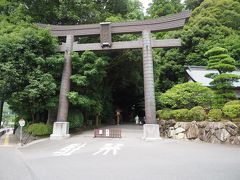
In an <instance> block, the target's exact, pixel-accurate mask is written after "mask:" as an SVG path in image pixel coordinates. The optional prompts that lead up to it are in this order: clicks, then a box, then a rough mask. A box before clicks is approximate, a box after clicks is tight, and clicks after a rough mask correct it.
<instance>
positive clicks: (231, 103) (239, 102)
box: [225, 100, 240, 106]
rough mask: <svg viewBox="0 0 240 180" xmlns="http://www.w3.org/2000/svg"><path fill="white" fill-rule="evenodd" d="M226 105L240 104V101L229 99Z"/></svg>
mask: <svg viewBox="0 0 240 180" xmlns="http://www.w3.org/2000/svg"><path fill="white" fill-rule="evenodd" d="M225 105H226V106H228V105H240V101H239V100H233V101H229V102H227V103H226V104H225Z"/></svg>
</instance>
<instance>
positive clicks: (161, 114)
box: [157, 109, 173, 120]
mask: <svg viewBox="0 0 240 180" xmlns="http://www.w3.org/2000/svg"><path fill="white" fill-rule="evenodd" d="M172 115H173V111H172V110H171V109H163V110H158V111H157V117H158V118H159V119H164V120H168V119H171V118H172Z"/></svg>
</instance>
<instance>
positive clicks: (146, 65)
mask: <svg viewBox="0 0 240 180" xmlns="http://www.w3.org/2000/svg"><path fill="white" fill-rule="evenodd" d="M142 37H143V75H144V100H145V116H146V124H156V123H157V121H156V105H155V91H154V77H153V58H152V45H151V32H150V31H148V30H144V31H143V32H142Z"/></svg>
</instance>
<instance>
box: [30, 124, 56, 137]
mask: <svg viewBox="0 0 240 180" xmlns="http://www.w3.org/2000/svg"><path fill="white" fill-rule="evenodd" d="M27 132H28V133H29V134H32V135H34V136H46V135H50V134H52V126H50V125H47V124H44V123H35V124H31V125H29V126H28V128H27Z"/></svg>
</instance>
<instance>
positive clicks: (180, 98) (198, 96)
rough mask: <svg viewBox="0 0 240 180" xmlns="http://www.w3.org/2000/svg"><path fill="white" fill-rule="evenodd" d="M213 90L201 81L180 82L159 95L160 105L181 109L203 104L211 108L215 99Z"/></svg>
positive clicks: (158, 101)
mask: <svg viewBox="0 0 240 180" xmlns="http://www.w3.org/2000/svg"><path fill="white" fill-rule="evenodd" d="M213 97H214V96H213V91H212V90H211V89H209V88H208V87H204V86H203V85H201V84H200V83H195V82H188V83H183V84H178V85H175V86H174V87H172V88H171V89H169V90H167V91H166V92H165V93H163V94H161V95H160V96H157V103H158V104H159V105H160V106H163V107H167V108H172V109H181V108H187V109H190V108H193V107H195V106H203V107H206V108H209V107H210V106H211V104H212V101H213Z"/></svg>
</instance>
